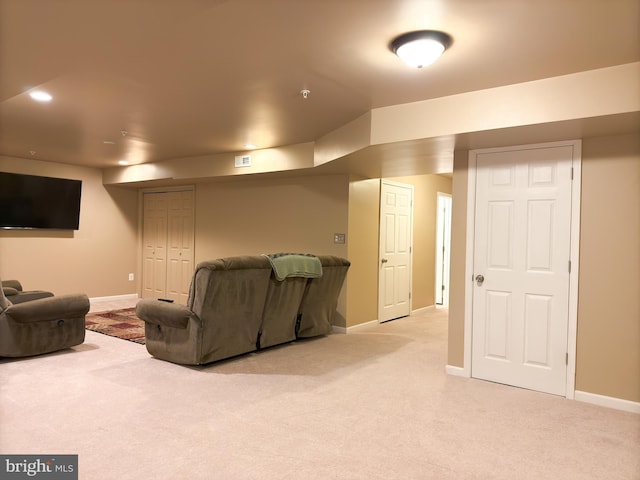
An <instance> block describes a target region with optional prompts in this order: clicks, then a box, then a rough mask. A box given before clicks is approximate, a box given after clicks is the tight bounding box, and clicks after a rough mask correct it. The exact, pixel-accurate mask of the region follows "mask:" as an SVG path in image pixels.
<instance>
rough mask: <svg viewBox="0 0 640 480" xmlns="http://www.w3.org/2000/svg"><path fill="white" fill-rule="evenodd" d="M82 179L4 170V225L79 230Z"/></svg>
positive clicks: (0, 184)
mask: <svg viewBox="0 0 640 480" xmlns="http://www.w3.org/2000/svg"><path fill="white" fill-rule="evenodd" d="M81 193H82V181H81V180H67V179H64V178H51V177H39V176H35V175H22V174H18V173H5V172H0V228H5V229H6V228H53V229H59V230H78V226H79V223H80V196H81Z"/></svg>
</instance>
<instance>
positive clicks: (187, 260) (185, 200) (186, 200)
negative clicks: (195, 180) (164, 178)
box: [166, 190, 194, 304]
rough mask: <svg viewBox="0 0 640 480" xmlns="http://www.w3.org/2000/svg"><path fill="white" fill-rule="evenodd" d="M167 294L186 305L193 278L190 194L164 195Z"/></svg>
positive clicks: (184, 192) (191, 204) (168, 296)
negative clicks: (165, 196)
mask: <svg viewBox="0 0 640 480" xmlns="http://www.w3.org/2000/svg"><path fill="white" fill-rule="evenodd" d="M167 196H168V212H167V218H168V224H167V245H168V252H167V294H166V297H167V298H169V299H171V300H174V301H176V302H178V303H182V304H186V303H187V299H188V298H189V285H190V283H191V277H192V275H193V257H194V255H193V242H194V238H193V228H194V225H193V191H191V190H189V191H181V192H168V193H167Z"/></svg>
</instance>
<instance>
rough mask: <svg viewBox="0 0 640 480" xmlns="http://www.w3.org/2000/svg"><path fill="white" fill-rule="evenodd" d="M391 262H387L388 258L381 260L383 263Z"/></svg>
mask: <svg viewBox="0 0 640 480" xmlns="http://www.w3.org/2000/svg"><path fill="white" fill-rule="evenodd" d="M388 261H389V260H387V259H386V258H383V259H382V260H380V262H381V263H387V262H388Z"/></svg>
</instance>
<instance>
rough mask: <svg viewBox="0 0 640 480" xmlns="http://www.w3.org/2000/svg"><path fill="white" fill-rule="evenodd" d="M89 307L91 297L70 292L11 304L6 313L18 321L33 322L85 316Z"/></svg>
mask: <svg viewBox="0 0 640 480" xmlns="http://www.w3.org/2000/svg"><path fill="white" fill-rule="evenodd" d="M89 307H90V304H89V297H87V296H86V295H85V294H70V295H58V296H56V297H47V298H40V299H38V300H32V301H30V302H24V303H18V304H15V305H10V306H9V307H8V308H7V309H6V310H5V312H4V313H5V315H7V316H8V317H11V318H12V319H13V320H15V321H16V322H20V323H32V322H41V321H46V320H57V319H65V318H77V317H84V316H85V315H86V314H87V313H88V312H89Z"/></svg>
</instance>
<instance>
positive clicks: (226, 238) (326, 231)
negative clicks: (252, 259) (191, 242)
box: [195, 175, 349, 262]
mask: <svg viewBox="0 0 640 480" xmlns="http://www.w3.org/2000/svg"><path fill="white" fill-rule="evenodd" d="M348 196H349V180H348V177H347V176H346V175H332V176H318V177H297V178H291V179H255V180H253V179H247V178H243V179H239V180H237V181H229V182H217V183H202V184H198V185H196V196H195V198H196V201H195V211H196V221H195V231H196V237H195V260H196V262H200V261H203V260H211V259H214V258H220V257H227V256H232V255H260V254H262V253H275V252H308V253H314V254H317V255H321V254H326V255H338V256H341V257H346V256H347V246H346V244H343V245H340V244H335V243H333V234H334V233H345V234H346V233H347V227H348V225H347V203H348Z"/></svg>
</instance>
